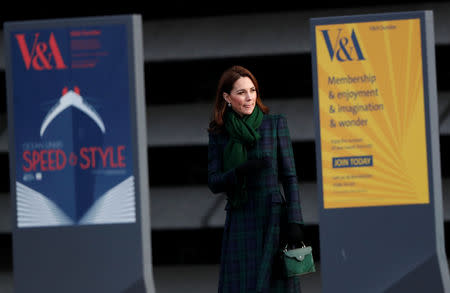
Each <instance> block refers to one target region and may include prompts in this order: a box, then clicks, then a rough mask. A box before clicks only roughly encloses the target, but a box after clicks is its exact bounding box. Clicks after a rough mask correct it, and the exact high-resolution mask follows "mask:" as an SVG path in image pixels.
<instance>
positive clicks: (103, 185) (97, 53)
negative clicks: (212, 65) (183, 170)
mask: <svg viewBox="0 0 450 293" xmlns="http://www.w3.org/2000/svg"><path fill="white" fill-rule="evenodd" d="M126 38H127V31H126V26H125V25H120V24H118V25H109V26H106V25H103V26H98V27H96V26H92V27H86V26H83V27H80V28H76V27H69V28H49V29H38V30H34V29H27V30H23V31H15V32H14V34H13V35H12V36H11V39H10V45H11V48H10V52H11V57H10V58H11V60H10V62H11V64H12V80H13V84H12V94H13V113H12V114H13V124H14V134H13V136H14V139H13V140H12V143H13V144H12V145H10V148H14V153H15V162H16V168H15V172H16V174H15V178H16V181H15V188H16V190H15V192H16V201H17V202H16V209H17V210H16V215H17V227H18V228H25V227H49V226H72V225H92V224H114V223H134V222H135V221H136V202H135V185H134V182H135V180H134V179H135V177H134V172H133V170H134V168H133V152H132V137H131V127H132V126H131V125H130V123H131V122H130V120H131V119H130V118H131V117H130V113H131V106H130V102H129V101H130V97H129V95H130V89H129V84H130V80H129V76H130V75H129V66H128V56H129V52H127V50H128V46H127V40H126Z"/></svg>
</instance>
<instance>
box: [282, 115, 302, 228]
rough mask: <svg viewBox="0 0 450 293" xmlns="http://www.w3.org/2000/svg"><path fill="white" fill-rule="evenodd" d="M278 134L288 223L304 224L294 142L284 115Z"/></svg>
mask: <svg viewBox="0 0 450 293" xmlns="http://www.w3.org/2000/svg"><path fill="white" fill-rule="evenodd" d="M277 132H278V136H277V143H278V148H277V149H278V173H279V174H278V176H279V178H280V180H281V183H282V184H283V190H284V194H285V197H286V201H287V208H288V222H289V223H299V224H303V216H302V211H301V207H300V198H299V188H298V179H297V172H296V170H295V160H294V153H293V151H292V142H291V137H290V135H289V129H288V125H287V121H286V118H285V117H284V116H282V115H280V116H279V119H278V124H277Z"/></svg>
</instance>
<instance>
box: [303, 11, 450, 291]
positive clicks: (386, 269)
mask: <svg viewBox="0 0 450 293" xmlns="http://www.w3.org/2000/svg"><path fill="white" fill-rule="evenodd" d="M311 43H312V47H311V56H312V67H313V83H314V87H313V91H314V112H315V131H316V140H315V142H316V164H317V186H318V199H319V207H320V208H319V212H320V256H321V259H320V261H321V277H322V290H323V292H355V293H356V292H358V293H359V292H366V293H369V292H374V293H376V292H391V293H394V292H399V293H400V292H450V280H449V273H448V265H447V257H446V253H445V243H444V229H443V228H444V227H443V223H444V218H443V208H442V206H443V205H442V183H441V171H440V156H439V126H438V121H437V119H438V111H437V89H436V72H435V60H434V59H435V56H434V46H435V43H434V32H433V13H432V11H414V12H399V13H383V14H367V15H350V16H341V17H339V16H337V17H324V18H314V19H311Z"/></svg>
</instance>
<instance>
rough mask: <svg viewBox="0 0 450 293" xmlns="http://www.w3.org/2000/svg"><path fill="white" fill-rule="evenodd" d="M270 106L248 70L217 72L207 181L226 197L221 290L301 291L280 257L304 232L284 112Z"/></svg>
mask: <svg viewBox="0 0 450 293" xmlns="http://www.w3.org/2000/svg"><path fill="white" fill-rule="evenodd" d="M268 112H269V109H268V108H267V107H266V106H264V105H263V103H262V102H261V98H260V96H259V87H258V83H257V81H256V79H255V77H254V76H253V74H252V73H250V71H248V70H247V69H245V68H243V67H241V66H233V67H231V68H229V69H228V70H226V71H225V72H224V73H223V74H222V77H221V78H220V80H219V84H218V88H217V94H216V101H215V105H214V110H213V118H212V121H211V122H210V125H209V126H210V127H209V129H208V131H209V146H208V185H209V188H210V189H211V191H212V192H213V193H219V192H226V195H227V200H228V202H227V205H226V208H225V209H226V211H227V215H226V221H225V228H224V235H223V243H222V257H221V270H220V280H219V292H223V293H226V292H233V293H236V292H242V293H252V292H296V293H297V292H300V283H299V279H298V277H293V278H285V277H284V276H283V274H282V273H280V272H281V270H282V266H280V265H281V263H280V258H279V251H280V246H281V245H283V246H284V245H286V244H289V245H298V244H299V243H300V242H301V241H302V240H303V232H302V224H303V220H302V215H301V209H300V202H299V191H298V182H297V175H296V170H295V163H294V157H293V153H292V144H291V139H290V136H289V131H288V127H287V122H286V119H285V118H284V117H283V116H281V115H269V114H268ZM279 180H280V181H281V182H282V185H283V189H284V194H285V196H283V195H282V194H281V192H280V185H279Z"/></svg>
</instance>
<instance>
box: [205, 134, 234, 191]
mask: <svg viewBox="0 0 450 293" xmlns="http://www.w3.org/2000/svg"><path fill="white" fill-rule="evenodd" d="M222 158H223V146H221V144H219V143H218V139H217V135H214V134H211V133H210V134H209V144H208V186H209V189H211V191H212V192H213V193H220V192H226V191H228V190H230V189H231V187H233V186H235V185H236V184H237V179H236V172H235V169H231V170H229V171H227V172H223V171H222V169H223V159H222Z"/></svg>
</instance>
